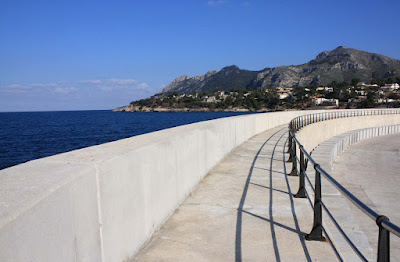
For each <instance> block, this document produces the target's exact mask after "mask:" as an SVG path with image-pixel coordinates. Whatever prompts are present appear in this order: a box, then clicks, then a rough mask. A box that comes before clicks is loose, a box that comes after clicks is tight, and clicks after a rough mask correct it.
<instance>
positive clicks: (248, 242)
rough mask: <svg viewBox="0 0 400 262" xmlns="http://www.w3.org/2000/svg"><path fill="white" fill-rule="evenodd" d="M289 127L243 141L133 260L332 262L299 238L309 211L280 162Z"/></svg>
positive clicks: (318, 245)
mask: <svg viewBox="0 0 400 262" xmlns="http://www.w3.org/2000/svg"><path fill="white" fill-rule="evenodd" d="M286 141H287V128H286V126H281V127H278V128H274V129H270V130H268V131H266V132H264V133H262V134H259V135H257V136H255V137H253V138H252V139H250V140H249V141H247V142H245V143H244V144H242V145H241V146H239V147H238V148H237V149H235V150H234V151H233V152H232V153H231V154H230V155H229V156H228V157H227V158H225V159H224V160H223V161H222V162H221V163H220V164H219V165H217V166H216V167H215V168H214V169H213V170H212V171H211V172H210V173H209V175H208V176H206V177H205V179H204V180H203V181H202V182H201V183H200V185H199V186H198V188H197V189H196V190H195V191H194V192H193V193H192V194H191V196H189V197H188V198H187V199H186V200H185V201H184V203H183V204H182V205H181V206H180V207H179V208H178V209H177V210H176V212H175V213H174V214H173V215H172V216H171V218H170V219H169V220H168V221H167V223H166V224H165V225H164V226H163V227H162V228H161V229H160V230H159V231H158V232H157V233H156V234H155V235H154V236H153V238H152V240H151V241H150V243H149V244H148V245H147V246H146V247H145V248H144V249H143V250H142V251H141V252H140V253H139V254H138V256H137V257H136V258H135V261H337V258H336V256H335V253H334V251H333V249H332V247H331V245H330V244H329V243H327V242H314V241H311V242H309V241H305V240H304V235H305V234H306V233H308V232H309V231H310V229H311V227H312V219H313V213H312V208H311V205H310V202H309V200H308V199H296V198H293V197H292V193H296V191H297V189H298V177H290V176H287V175H286V174H287V173H289V172H290V167H291V164H286V163H285V161H284V160H286V159H287V158H288V155H287V154H285V151H286V147H285V144H286Z"/></svg>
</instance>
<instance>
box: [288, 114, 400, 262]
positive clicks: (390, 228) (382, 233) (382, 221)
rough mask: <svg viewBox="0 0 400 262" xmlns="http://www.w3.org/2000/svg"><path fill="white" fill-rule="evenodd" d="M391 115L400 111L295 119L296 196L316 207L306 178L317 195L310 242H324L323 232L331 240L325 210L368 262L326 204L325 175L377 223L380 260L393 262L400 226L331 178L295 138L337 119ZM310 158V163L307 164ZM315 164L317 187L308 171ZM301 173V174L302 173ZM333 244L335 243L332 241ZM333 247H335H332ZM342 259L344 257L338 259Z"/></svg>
mask: <svg viewBox="0 0 400 262" xmlns="http://www.w3.org/2000/svg"><path fill="white" fill-rule="evenodd" d="M389 114H400V111H399V110H396V109H389V110H365V111H342V112H324V113H318V114H310V115H304V116H300V117H296V118H294V119H293V120H292V121H291V122H290V124H289V153H290V158H289V159H290V161H291V162H292V164H293V165H292V171H291V172H290V174H294V173H295V174H299V177H300V180H299V181H300V183H299V191H298V193H297V194H296V195H297V197H301V198H305V197H307V198H308V200H309V201H310V204H311V205H312V202H311V199H310V196H309V193H308V192H307V191H306V190H305V185H304V183H305V178H307V181H308V183H309V184H310V187H311V189H312V191H313V193H314V205H312V206H313V209H314V223H313V224H314V225H313V229H312V231H311V232H310V234H307V236H306V239H308V240H323V239H324V237H323V235H322V233H325V235H326V236H327V237H328V238H329V236H328V235H327V234H326V231H325V229H324V228H323V226H322V209H324V211H325V212H326V214H327V215H328V217H329V218H330V219H331V221H332V222H333V224H334V225H335V227H336V228H337V230H338V231H339V233H340V234H341V235H342V237H343V238H344V239H345V240H346V242H347V243H348V245H349V246H350V247H351V248H352V249H353V251H354V252H355V253H356V254H357V255H358V257H359V258H360V259H361V260H362V261H368V259H367V258H366V257H365V256H364V255H363V254H362V253H361V252H360V250H359V249H358V248H357V246H356V244H355V243H353V242H352V241H351V240H350V238H349V237H348V236H347V234H346V232H344V230H343V229H342V228H341V226H340V225H339V224H338V222H337V221H336V219H335V218H334V216H333V215H332V214H331V212H330V211H329V209H328V208H327V207H326V206H325V204H324V202H322V200H321V196H322V195H321V175H323V176H324V177H325V178H326V179H327V180H328V181H329V182H330V183H331V184H332V185H333V186H335V187H336V188H337V189H338V190H339V192H340V193H342V195H343V196H345V197H346V198H347V199H348V200H350V202H351V203H352V204H354V205H355V206H356V207H358V208H359V209H360V210H361V211H363V212H364V213H365V214H366V215H367V216H369V217H370V218H371V219H373V220H375V222H376V224H377V225H378V228H379V235H378V257H377V260H378V261H390V241H389V240H390V233H392V234H394V235H396V236H398V237H400V227H398V226H397V225H395V224H393V223H391V222H390V221H389V219H388V218H387V217H386V216H384V215H380V214H378V213H376V212H375V211H374V210H372V209H371V208H370V207H369V206H367V205H365V204H364V203H363V202H361V201H360V200H359V199H358V198H357V197H355V196H354V195H353V194H352V193H351V192H349V191H348V190H347V189H346V188H344V187H343V186H342V185H341V184H340V183H339V182H337V181H336V180H335V179H334V178H333V177H331V176H330V175H329V174H328V173H327V172H326V171H325V170H324V169H322V168H321V167H320V165H319V164H318V163H316V162H315V160H314V159H313V158H312V157H311V155H310V154H309V153H308V152H307V151H306V150H305V149H304V147H303V145H302V144H301V143H300V141H299V140H297V138H296V137H295V133H296V132H297V131H298V130H299V129H301V128H302V127H304V126H307V125H310V124H313V123H316V122H320V121H325V120H331V119H336V118H344V117H356V116H371V115H374V116H375V115H389ZM296 145H298V146H299V153H300V159H299V158H298V157H297V156H296V152H297V150H296ZM306 159H307V161H306ZM297 162H299V163H300V170H298V169H297ZM308 162H310V164H312V165H313V167H314V169H315V187H314V186H313V184H312V182H311V181H310V178H309V177H308V175H307V173H306V172H305V171H306V169H307V163H308ZM298 171H300V173H298ZM328 240H329V241H330V242H331V243H332V241H331V240H330V239H328ZM332 247H334V246H333V245H332ZM338 258H339V259H340V260H341V258H340V257H339V256H338Z"/></svg>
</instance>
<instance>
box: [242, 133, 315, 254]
mask: <svg viewBox="0 0 400 262" xmlns="http://www.w3.org/2000/svg"><path fill="white" fill-rule="evenodd" d="M283 130H284V129H281V130H279V131H277V132H275V133H274V134H272V135H271V136H270V137H269V138H268V139H267V140H266V141H265V142H264V143H263V144H262V146H261V147H260V149H259V150H258V152H257V154H256V156H255V157H254V159H253V162H252V165H251V167H250V170H249V173H248V176H247V180H246V184H245V186H244V189H243V193H242V197H241V199H240V203H239V207H238V209H237V220H236V239H235V261H242V216H243V213H244V214H246V215H250V216H252V217H255V218H258V219H261V220H263V221H265V222H268V223H269V224H270V231H271V237H272V241H273V247H274V254H275V260H276V261H281V258H280V255H279V248H278V242H277V238H276V233H275V226H277V227H280V228H283V229H285V230H288V231H291V232H293V233H295V234H297V235H298V237H299V240H300V242H301V245H302V248H303V250H304V254H305V258H306V260H307V261H312V260H311V257H310V254H309V251H308V249H307V246H306V244H305V240H304V236H305V235H306V233H305V232H302V231H301V230H300V226H299V223H298V219H297V216H296V212H295V208H294V202H293V196H292V192H291V188H290V184H289V181H288V178H287V173H286V163H285V148H286V143H287V140H286V141H285V144H284V146H283V147H282V146H280V145H278V143H279V142H280V140H281V139H282V138H283V137H284V135H285V134H286V133H287V131H285V132H284V133H283V134H281V135H280V134H279V133H281V132H282V131H283ZM277 135H279V138H278V140H277V141H275V140H274V139H273V138H274V137H276V136H277ZM268 142H273V143H275V145H274V148H273V150H272V153H271V156H270V157H267V158H268V159H270V166H269V169H267V168H260V167H255V163H256V161H257V160H258V158H259V155H260V153H261V151H262V150H263V148H264V147H265V145H266V144H267V143H268ZM278 147H279V149H282V152H283V155H282V157H283V159H277V158H274V155H275V152H276V151H277V148H278ZM265 158H266V157H263V159H265ZM274 161H278V162H281V163H283V168H284V172H279V171H273V164H274V163H273V162H274ZM255 168H257V169H263V170H266V171H269V175H270V177H269V180H270V183H269V186H263V185H259V184H256V183H253V182H250V180H251V177H252V174H253V170H254V169H255ZM273 174H275V175H277V174H282V175H284V176H285V179H286V185H287V188H288V191H287V192H286V191H283V190H279V189H275V188H273V179H272V178H273V177H272V176H273ZM250 184H251V185H254V186H258V187H262V188H265V189H268V190H269V218H265V217H262V216H259V215H256V214H253V213H251V212H249V211H246V210H243V206H244V203H245V200H246V196H247V192H248V190H249V185H250ZM274 191H275V192H279V193H283V194H286V195H288V196H289V199H290V203H291V211H292V215H293V219H294V223H295V228H291V227H289V226H286V225H283V224H281V223H279V222H277V221H274V217H273V192H274Z"/></svg>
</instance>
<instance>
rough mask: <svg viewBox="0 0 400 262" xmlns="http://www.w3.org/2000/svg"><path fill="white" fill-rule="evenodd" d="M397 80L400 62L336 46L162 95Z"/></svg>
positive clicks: (186, 80) (210, 76)
mask: <svg viewBox="0 0 400 262" xmlns="http://www.w3.org/2000/svg"><path fill="white" fill-rule="evenodd" d="M396 77H400V60H397V59H393V58H390V57H386V56H383V55H380V54H374V53H369V52H365V51H361V50H357V49H352V48H346V47H344V46H339V47H337V48H336V49H334V50H332V51H324V52H322V53H320V54H319V55H318V56H317V57H316V58H315V59H314V60H311V61H309V62H308V63H306V64H302V65H297V66H279V67H274V68H265V69H263V70H260V71H249V70H243V69H239V68H238V67H237V66H235V65H233V66H228V67H224V68H222V69H221V70H213V71H208V72H207V73H206V74H205V75H200V76H195V77H189V76H186V75H185V76H181V77H178V78H176V79H175V80H174V81H173V82H172V83H171V84H170V85H168V86H167V87H165V88H164V90H163V91H162V92H164V93H168V92H178V93H192V92H204V91H216V90H231V89H246V88H251V89H261V88H271V87H276V86H283V87H293V86H310V85H328V84H329V83H331V82H332V81H337V82H350V81H351V80H352V79H353V78H358V79H360V81H365V82H368V81H371V80H372V79H383V78H396Z"/></svg>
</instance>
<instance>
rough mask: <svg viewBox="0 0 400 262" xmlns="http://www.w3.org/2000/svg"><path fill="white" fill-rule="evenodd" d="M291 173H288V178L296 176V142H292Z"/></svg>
mask: <svg viewBox="0 0 400 262" xmlns="http://www.w3.org/2000/svg"><path fill="white" fill-rule="evenodd" d="M292 150H293V152H292V157H291V159H292V164H293V165H292V171H290V174H289V176H297V175H298V174H297V159H296V142H292Z"/></svg>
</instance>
